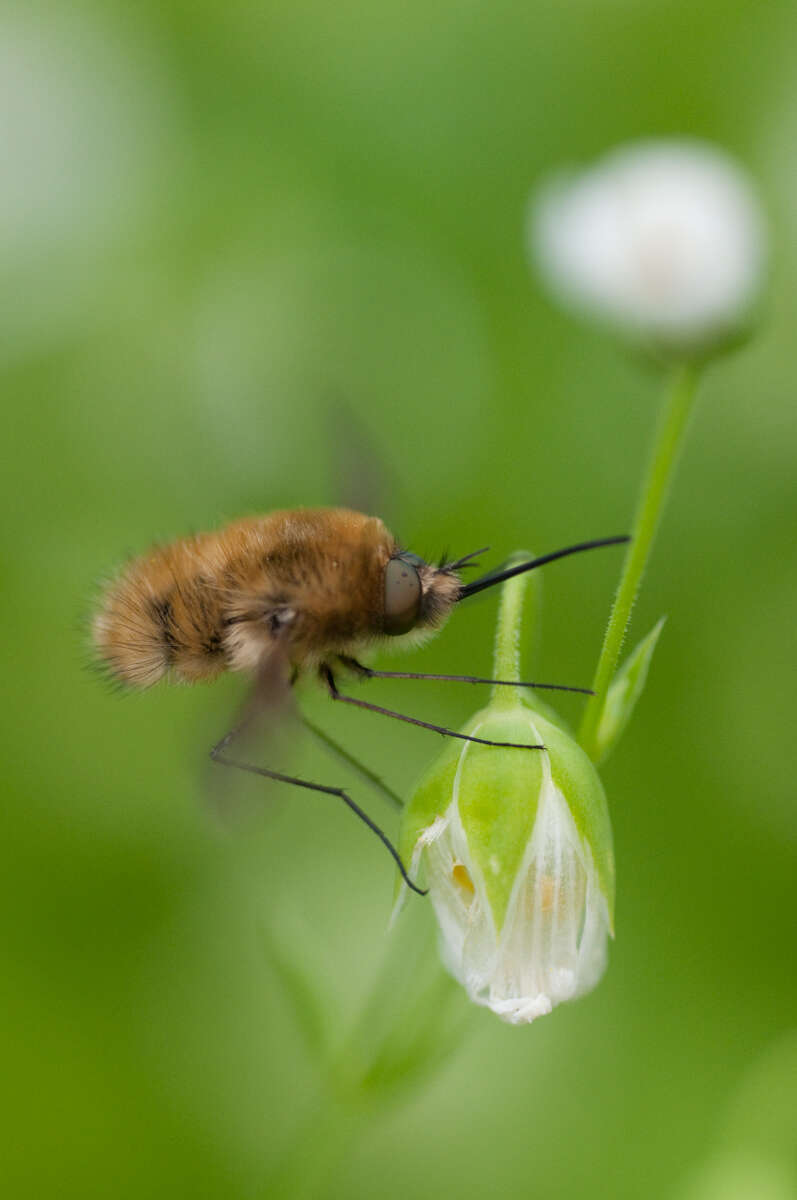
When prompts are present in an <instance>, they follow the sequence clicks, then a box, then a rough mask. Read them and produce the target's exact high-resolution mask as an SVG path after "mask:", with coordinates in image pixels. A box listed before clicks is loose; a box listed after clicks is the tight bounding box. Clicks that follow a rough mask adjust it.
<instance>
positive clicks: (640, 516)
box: [579, 362, 700, 760]
mask: <svg viewBox="0 0 797 1200" xmlns="http://www.w3.org/2000/svg"><path fill="white" fill-rule="evenodd" d="M699 377H700V367H699V365H698V364H697V363H694V362H691V363H684V364H682V365H681V366H679V367H677V368H676V369H675V371H674V374H673V377H672V381H671V383H670V388H669V391H668V394H667V397H666V400H665V404H664V408H663V411H662V415H661V419H660V422H659V428H658V432H657V434H656V440H655V442H654V446H653V454H652V457H651V460H650V465H649V467H648V471H647V475H646V476H645V479H644V482H643V484H642V490H641V492H640V497H639V502H638V506H637V511H636V516H635V519H634V526H633V529H632V534H631V536H632V540H631V542H630V543H629V546H628V550H627V551H626V556H625V560H624V563H623V571H622V575H621V577H620V586H619V587H618V589H617V595H616V596H615V600H614V606H613V607H612V612H611V616H610V617H609V624H608V627H607V629H606V636H605V637H604V639H603V647H602V649H601V653H600V658H599V659H598V666H597V670H596V672H595V679H594V681H593V684H592V689H593V692H594V693H595V694H594V695H593V696H590V698H589V700H588V701H587V706H586V709H585V710H584V718H583V720H582V722H581V729H580V732H579V741H580V742H581V745H582V746H583V747H584V749H585V750H586V752H587V754H589V756H590V758H592V759H593V760H594V759H595V758H596V757H597V733H598V726H599V724H600V719H601V714H602V713H603V707H604V704H605V702H606V694H607V692H608V690H609V685H610V684H611V681H612V678H613V676H614V672H615V670H616V668H617V661H618V659H619V657H620V649H621V647H622V644H623V638H624V637H625V631H626V628H627V626H628V622H629V619H630V616H631V609H632V608H633V606H634V600H635V599H636V594H637V591H638V590H639V585H640V583H641V581H642V576H643V574H644V572H645V567H646V565H647V561H648V558H649V557H650V551H651V549H652V546H653V540H654V538H655V536H656V530H657V528H658V524H659V519H660V517H661V513H662V510H663V508H664V503H665V500H666V498H667V489H668V486H669V483H670V480H671V478H672V474H673V470H674V468H675V464H676V462H677V459H678V451H679V450H680V447H681V443H682V442H683V437H684V433H685V431H686V426H687V423H688V421H689V415H690V413H691V410H692V403H693V401H694V398H695V392H696V389H697V383H698V380H699Z"/></svg>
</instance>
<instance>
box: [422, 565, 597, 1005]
mask: <svg viewBox="0 0 797 1200" xmlns="http://www.w3.org/2000/svg"><path fill="white" fill-rule="evenodd" d="M523 586H524V581H523V580H522V578H521V579H517V578H516V579H513V580H511V581H510V582H509V583H508V584H506V585H504V591H505V595H506V594H507V593H509V592H511V591H513V590H514V591H515V592H516V593H519V592H520V590H521V589H522V588H523ZM511 609H512V605H511V604H510V605H506V604H504V605H502V622H503V624H504V627H505V628H504V641H505V642H514V641H515V634H516V630H515V631H513V630H509V632H508V633H507V621H508V619H507V613H508V612H511ZM517 613H518V616H519V607H518V609H517ZM500 630H501V625H500V624H499V641H500V640H501V632H500ZM501 657H502V656H501V654H500V653H498V654H497V655H496V659H497V665H500V662H501ZM505 660H506V656H504V665H506V661H505ZM504 677H506V676H504ZM462 732H463V733H467V734H469V735H472V736H477V737H480V738H484V739H487V740H489V741H497V742H511V743H516V744H517V743H519V744H521V745H543V746H544V747H545V748H544V749H543V750H525V749H514V748H512V749H510V748H503V747H493V746H484V745H479V744H477V743H473V742H457V743H453V744H449V745H448V746H447V747H446V749H445V750H444V751H443V753H442V755H441V756H440V757H439V758H438V760H437V762H436V763H435V764H434V765H433V766H432V768H431V769H430V771H429V772H428V773H427V775H426V776H425V778H424V779H423V780H422V782H421V784H420V786H419V787H418V789H417V791H416V792H415V794H414V796H413V797H412V799H411V801H410V803H409V805H408V806H407V809H406V811H405V816H404V820H403V824H402V834H401V843H400V849H401V853H402V857H403V858H404V861H406V862H410V863H411V867H410V874H411V875H412V876H413V877H420V878H422V879H425V881H426V884H427V885H428V888H429V895H430V898H431V901H432V904H433V906H434V910H435V914H436V917H437V921H438V925H439V932H440V945H441V954H442V958H443V961H444V963H445V965H446V967H447V968H448V970H449V971H450V972H451V973H452V974H453V975H454V976H455V978H456V979H458V980H459V981H460V983H462V984H463V986H464V987H465V988H466V990H467V992H468V995H469V996H470V998H471V999H472V1000H474V1001H475V1002H476V1003H477V1004H482V1005H486V1006H487V1007H489V1008H490V1009H492V1011H493V1012H495V1013H497V1014H498V1015H499V1016H500V1017H502V1018H503V1019H504V1020H506V1021H509V1022H512V1023H513V1024H522V1023H526V1022H529V1021H533V1020H534V1019H535V1018H536V1017H539V1016H542V1015H544V1014H546V1013H549V1012H550V1011H551V1009H552V1008H553V1007H554V1006H555V1005H557V1004H560V1003H561V1002H562V1001H565V1000H572V999H575V998H576V997H577V996H581V995H583V994H584V993H585V992H588V991H590V990H591V989H592V988H593V987H595V985H596V984H597V982H598V980H599V979H600V978H601V975H602V974H603V972H604V969H605V966H606V957H607V954H606V951H607V940H608V937H609V934H610V933H612V932H613V919H614V856H613V850H612V835H611V826H610V823H609V815H608V809H607V805H606V797H605V795H604V791H603V787H602V784H601V781H600V779H599V777H598V774H597V771H596V770H595V768H594V767H593V765H592V763H591V762H590V760H589V758H588V757H587V755H586V754H585V753H584V751H583V750H582V749H581V748H580V746H579V745H578V744H577V743H576V742H575V741H574V740H573V738H572V737H571V736H570V735H569V734H568V733H566V732H565V731H564V730H563V729H562V728H561V727H560V726H559V724H558V723H557V722H556V721H555V720H554V719H552V717H551V715H550V713H548V712H545V713H544V712H542V711H541V710H539V709H538V708H537V706H536V705H535V706H534V707H532V703H531V702H529V698H528V697H527V696H526V695H521V694H520V689H514V688H496V689H495V695H494V696H493V698H492V700H491V702H490V703H489V704H488V706H487V707H486V708H484V709H482V710H481V711H480V712H479V713H477V714H476V715H475V716H474V717H473V718H472V719H471V720H470V721H469V722H468V724H467V725H466V726H465V727H464V729H463V731H462Z"/></svg>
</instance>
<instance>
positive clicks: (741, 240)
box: [529, 141, 766, 350]
mask: <svg viewBox="0 0 797 1200" xmlns="http://www.w3.org/2000/svg"><path fill="white" fill-rule="evenodd" d="M529 241H530V246H531V249H532V251H533V254H534V257H535V258H536V260H537V262H538V265H539V267H540V270H541V272H542V274H543V276H544V277H545V278H546V280H547V282H548V284H549V285H550V286H551V288H552V289H553V290H554V291H555V292H556V293H557V295H558V296H559V298H560V299H561V300H562V301H563V302H564V303H565V304H567V305H569V306H572V307H573V308H576V309H580V310H584V311H587V312H589V313H592V314H594V315H596V316H598V317H601V318H603V319H604V320H606V321H609V322H611V323H614V324H616V325H619V326H621V327H625V328H626V329H627V330H629V331H630V332H632V333H634V334H636V335H643V336H646V337H651V338H654V339H656V340H658V341H660V342H662V343H664V344H665V345H669V346H670V347H673V348H676V349H681V350H684V349H687V348H691V347H703V346H705V345H706V344H711V343H713V342H716V341H718V340H721V339H723V338H724V337H726V336H728V335H730V334H733V333H734V332H735V331H736V330H738V328H739V326H740V325H741V324H743V323H744V321H745V319H746V318H748V317H749V315H750V310H751V307H752V305H753V303H754V301H755V299H756V296H757V294H758V292H759V289H760V286H761V279H762V274H763V267H764V258H765V245H766V236H765V230H764V221H763V217H762V214H761V209H760V206H759V203H758V200H757V197H756V195H755V192H754V189H753V187H752V185H751V182H750V180H749V179H748V177H747V175H746V174H745V173H744V172H743V171H742V169H741V168H740V167H739V166H737V165H736V164H735V163H734V162H733V161H732V160H731V159H730V158H729V157H728V156H727V155H726V154H724V153H723V152H722V151H720V150H719V149H717V148H715V147H713V146H711V145H708V144H706V143H701V142H698V141H661V142H655V141H650V142H640V143H636V144H631V145H629V146H624V147H620V148H619V149H617V150H614V151H613V152H612V153H610V154H609V155H608V156H607V157H606V158H605V159H603V160H602V161H601V162H599V163H598V164H597V165H596V166H594V167H592V168H591V169H589V170H586V171H584V172H583V173H581V174H572V175H566V174H565V175H560V176H557V177H555V178H553V179H551V180H550V181H549V182H547V183H545V184H543V186H542V187H540V188H539V189H538V190H537V192H536V194H535V196H534V197H533V202H532V206H531V210H530V221H529Z"/></svg>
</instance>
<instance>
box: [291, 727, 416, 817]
mask: <svg viewBox="0 0 797 1200" xmlns="http://www.w3.org/2000/svg"><path fill="white" fill-rule="evenodd" d="M299 720H300V721H301V723H302V724H303V725H304V727H305V729H309V730H310V732H311V733H312V734H314V735H315V737H317V738H318V740H319V741H320V742H323V744H324V745H325V746H326V748H327V749H328V750H330V751H331V752H332V753H333V754H334V755H336V756H337V757H338V758H340V759H342V761H343V762H345V763H346V764H347V765H348V766H350V767H351V768H352V769H353V770H354V771H357V773H358V774H359V775H361V776H362V778H363V779H365V780H366V781H367V782H368V783H370V784H372V786H373V787H374V788H376V790H377V791H378V792H381V793H382V795H383V796H386V797H387V799H388V800H389V801H390V803H391V804H392V805H394V807H395V808H397V809H398V810H399V811H401V809H403V807H404V802H403V801H402V800H401V798H400V797H399V796H397V795H396V793H395V792H394V791H393V790H392V789H391V788H389V787H388V786H387V784H386V783H385V781H384V780H383V779H380V777H379V776H378V775H377V774H376V773H375V772H374V771H372V770H371V769H370V768H369V767H366V766H365V764H364V763H361V762H360V761H359V759H357V758H355V757H354V755H353V754H349V752H348V750H344V748H343V746H340V745H339V744H338V743H337V742H336V741H335V740H334V739H333V738H331V737H330V736H329V734H328V733H325V732H324V730H323V729H319V727H318V726H317V725H314V724H313V722H312V721H308V719H307V717H306V716H304V714H303V713H301V714H300V715H299Z"/></svg>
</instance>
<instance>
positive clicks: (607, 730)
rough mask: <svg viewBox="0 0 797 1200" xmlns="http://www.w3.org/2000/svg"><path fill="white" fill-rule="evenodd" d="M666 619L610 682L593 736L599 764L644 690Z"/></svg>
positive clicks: (610, 749) (616, 738) (620, 731)
mask: <svg viewBox="0 0 797 1200" xmlns="http://www.w3.org/2000/svg"><path fill="white" fill-rule="evenodd" d="M665 620H666V618H665V617H662V618H661V620H660V621H658V622H657V624H656V625H654V626H653V628H652V629H651V631H650V633H649V634H648V635H647V637H645V638H643V639H642V641H641V642H640V643H639V645H638V646H637V647H636V649H635V650H634V651H633V652H632V653H631V654H630V655H629V656H628V658H627V659H626V660H625V662H624V663H623V665H622V666H621V667H620V669H619V671H618V672H617V674H616V675H615V677H614V679H613V680H612V682H611V685H610V687H609V691H608V693H607V695H606V700H605V703H604V705H603V711H602V713H601V715H600V720H599V721H598V729H597V733H596V735H595V761H596V762H598V763H600V762H603V760H604V759H605V758H606V757H607V756H608V755H609V754H610V753H611V751H612V750H613V749H614V747H615V746H616V745H617V743H618V742H619V740H620V737H621V736H622V734H623V731H624V730H625V727H626V725H627V724H628V722H629V721H630V719H631V714H632V713H633V711H634V709H635V707H636V703H637V701H638V700H639V697H640V696H641V695H642V692H643V691H644V689H645V683H646V682H647V678H648V670H649V668H650V661H651V659H652V658H653V651H654V650H655V649H656V643H657V642H658V640H659V634H660V633H661V631H662V628H663V626H664V622H665Z"/></svg>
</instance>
